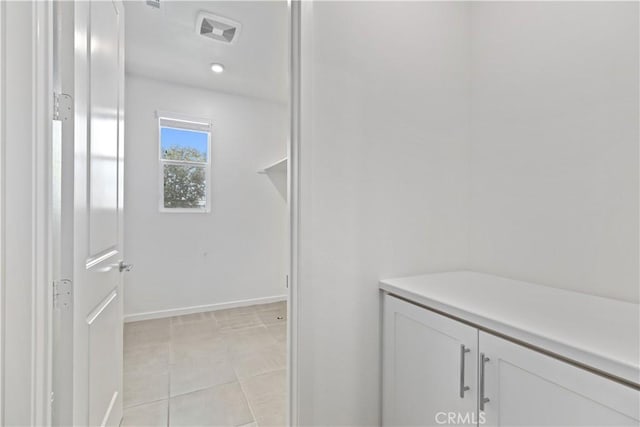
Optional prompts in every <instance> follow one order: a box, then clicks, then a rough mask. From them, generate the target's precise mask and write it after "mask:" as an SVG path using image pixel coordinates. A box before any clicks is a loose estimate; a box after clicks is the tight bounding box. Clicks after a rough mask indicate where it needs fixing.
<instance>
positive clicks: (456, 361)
mask: <svg viewBox="0 0 640 427" xmlns="http://www.w3.org/2000/svg"><path fill="white" fill-rule="evenodd" d="M383 304H384V326H383V335H384V338H383V343H384V351H383V390H384V393H383V425H385V426H417V425H420V426H425V425H438V424H439V422H440V421H445V420H446V419H447V417H448V416H449V414H450V413H451V414H454V416H455V417H456V423H457V424H460V425H462V424H468V425H473V424H475V423H476V421H477V370H476V369H477V354H478V353H477V341H478V336H477V334H478V332H477V330H476V329H475V328H472V327H470V326H467V325H464V324H463V323H460V322H456V321H454V320H451V319H449V318H446V317H444V316H441V315H439V314H436V313H434V312H431V311H429V310H426V309H423V308H421V307H418V306H415V305H413V304H410V303H407V302H404V301H402V300H399V299H397V298H395V297H392V296H389V295H385V297H384V302H383ZM462 345H464V346H465V348H466V349H468V352H466V353H462V352H461V346H462ZM462 362H464V365H463V364H462ZM463 366H464V386H466V387H469V389H468V390H466V391H464V396H463V397H461V395H460V392H461V390H460V388H461V377H462V376H463ZM440 424H441V422H440Z"/></svg>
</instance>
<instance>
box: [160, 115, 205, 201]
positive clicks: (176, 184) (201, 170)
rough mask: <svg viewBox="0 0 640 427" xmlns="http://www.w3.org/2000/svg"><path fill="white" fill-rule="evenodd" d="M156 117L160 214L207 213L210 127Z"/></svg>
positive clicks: (199, 123)
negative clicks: (157, 125)
mask: <svg viewBox="0 0 640 427" xmlns="http://www.w3.org/2000/svg"><path fill="white" fill-rule="evenodd" d="M158 116H159V119H158V121H159V131H160V132H159V133H160V175H161V180H160V182H161V188H160V195H161V196H160V210H161V211H163V212H209V210H210V209H209V208H210V200H209V184H210V182H209V181H210V179H211V167H210V166H211V124H210V123H209V122H206V121H202V120H197V119H189V118H185V117H179V116H177V115H161V114H158Z"/></svg>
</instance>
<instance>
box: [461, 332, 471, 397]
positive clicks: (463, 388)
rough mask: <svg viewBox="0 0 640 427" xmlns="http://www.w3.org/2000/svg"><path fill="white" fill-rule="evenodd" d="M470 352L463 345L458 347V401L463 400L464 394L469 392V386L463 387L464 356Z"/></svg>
mask: <svg viewBox="0 0 640 427" xmlns="http://www.w3.org/2000/svg"><path fill="white" fill-rule="evenodd" d="M470 351H471V349H468V348H466V347H465V346H464V344H461V345H460V399H464V392H465V391H467V390H469V386H466V385H464V354H465V353H469V352H470Z"/></svg>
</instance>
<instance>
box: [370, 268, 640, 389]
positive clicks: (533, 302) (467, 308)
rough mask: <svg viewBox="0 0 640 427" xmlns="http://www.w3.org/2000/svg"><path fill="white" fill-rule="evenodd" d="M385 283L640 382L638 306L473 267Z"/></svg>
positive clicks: (480, 323)
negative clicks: (508, 277)
mask: <svg viewBox="0 0 640 427" xmlns="http://www.w3.org/2000/svg"><path fill="white" fill-rule="evenodd" d="M380 288H381V289H382V290H384V291H386V292H388V293H391V294H394V295H397V296H399V297H402V298H405V299H407V300H410V301H413V302H415V303H417V304H421V305H424V306H427V307H431V308H433V309H435V310H439V311H442V312H445V313H447V314H450V315H452V316H455V317H457V318H459V319H463V320H465V321H467V322H470V323H473V324H475V325H478V326H480V327H482V328H485V329H488V330H492V331H495V332H498V333H500V334H503V335H506V336H509V337H512V338H514V339H516V340H519V341H523V342H525V343H528V344H530V345H532V346H535V347H538V348H541V349H544V350H547V351H550V352H552V353H555V354H558V355H560V356H563V357H565V358H567V359H571V360H574V361H575V362H578V363H580V364H583V365H586V366H588V367H591V368H593V369H596V370H599V371H602V372H604V373H607V374H609V375H612V376H615V377H619V378H622V379H624V380H627V381H630V382H632V383H635V384H640V305H639V304H633V303H629V302H623V301H618V300H614V299H609V298H602V297H597V296H593V295H587V294H583V293H578V292H572V291H567V290H563V289H557V288H552V287H548V286H541V285H536V284H533V283H527V282H522V281H518V280H511V279H506V278H503V277H498V276H492V275H489V274H482V273H475V272H471V271H458V272H450V273H434V274H425V275H422V276H414V277H404V278H397V279H384V280H381V281H380Z"/></svg>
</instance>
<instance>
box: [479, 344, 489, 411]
mask: <svg viewBox="0 0 640 427" xmlns="http://www.w3.org/2000/svg"><path fill="white" fill-rule="evenodd" d="M489 360H490V359H489V358H488V357H485V355H484V353H480V410H481V411H484V404H485V403H487V402H489V398H488V397H484V364H485V363H487V362H488V361H489Z"/></svg>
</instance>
